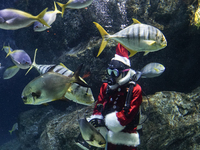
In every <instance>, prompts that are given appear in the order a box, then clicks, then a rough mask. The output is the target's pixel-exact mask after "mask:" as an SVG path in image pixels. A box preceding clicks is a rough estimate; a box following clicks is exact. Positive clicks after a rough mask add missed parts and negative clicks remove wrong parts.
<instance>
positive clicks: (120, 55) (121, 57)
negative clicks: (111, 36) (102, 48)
mask: <svg viewBox="0 0 200 150" xmlns="http://www.w3.org/2000/svg"><path fill="white" fill-rule="evenodd" d="M112 60H117V61H120V62H122V63H123V64H125V65H127V66H129V67H131V63H130V60H129V57H128V50H127V49H126V48H124V47H123V46H122V45H121V44H120V43H118V45H117V47H116V54H115V57H113V58H112V59H111V61H112Z"/></svg>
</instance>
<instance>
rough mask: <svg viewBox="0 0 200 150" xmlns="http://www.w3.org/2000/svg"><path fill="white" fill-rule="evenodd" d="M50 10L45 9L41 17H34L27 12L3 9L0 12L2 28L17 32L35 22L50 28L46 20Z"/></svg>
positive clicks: (0, 26) (0, 25)
mask: <svg viewBox="0 0 200 150" xmlns="http://www.w3.org/2000/svg"><path fill="white" fill-rule="evenodd" d="M47 9H48V8H46V9H44V10H43V11H42V12H41V13H40V14H39V15H37V16H33V15H31V14H29V13H27V12H24V11H21V10H17V9H3V10H0V28H1V29H6V30H17V29H20V28H24V27H28V26H30V25H31V24H32V23H33V22H35V21H39V22H41V23H42V24H44V25H46V26H47V27H50V26H49V25H48V24H47V23H46V22H45V21H44V20H43V16H44V15H45V13H46V11H47Z"/></svg>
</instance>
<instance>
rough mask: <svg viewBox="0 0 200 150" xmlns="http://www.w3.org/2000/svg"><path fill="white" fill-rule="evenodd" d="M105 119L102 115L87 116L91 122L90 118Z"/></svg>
mask: <svg viewBox="0 0 200 150" xmlns="http://www.w3.org/2000/svg"><path fill="white" fill-rule="evenodd" d="M95 118H96V119H103V116H102V115H91V116H90V117H89V118H86V120H87V121H88V122H90V120H92V119H95Z"/></svg>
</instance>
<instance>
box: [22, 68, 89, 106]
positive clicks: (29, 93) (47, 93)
mask: <svg viewBox="0 0 200 150" xmlns="http://www.w3.org/2000/svg"><path fill="white" fill-rule="evenodd" d="M81 68H82V66H81V67H79V69H77V71H76V72H75V73H74V75H73V76H72V77H66V76H63V75H61V74H58V73H55V72H47V73H45V74H43V75H40V76H39V77H37V78H35V79H34V80H32V81H31V82H29V83H28V84H27V85H26V87H25V88H24V90H23V91H22V99H23V101H24V104H32V105H40V104H44V103H48V102H51V101H55V100H59V99H63V98H64V96H65V93H66V91H67V89H68V88H69V87H70V85H71V83H74V82H75V83H78V84H80V85H82V86H86V87H87V86H88V85H86V84H85V83H84V82H82V81H81V80H80V78H79V76H78V74H79V72H80V70H81Z"/></svg>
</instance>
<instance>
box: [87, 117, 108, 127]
mask: <svg viewBox="0 0 200 150" xmlns="http://www.w3.org/2000/svg"><path fill="white" fill-rule="evenodd" d="M89 123H90V124H91V125H93V126H94V127H95V128H97V127H104V126H105V122H104V120H103V119H98V118H94V119H92V120H90V121H89Z"/></svg>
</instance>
